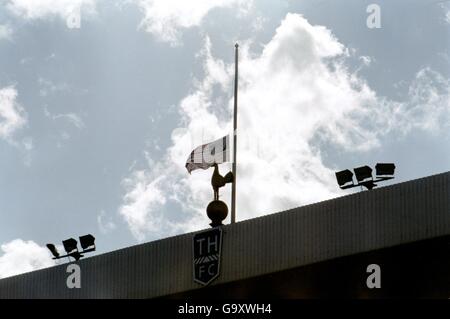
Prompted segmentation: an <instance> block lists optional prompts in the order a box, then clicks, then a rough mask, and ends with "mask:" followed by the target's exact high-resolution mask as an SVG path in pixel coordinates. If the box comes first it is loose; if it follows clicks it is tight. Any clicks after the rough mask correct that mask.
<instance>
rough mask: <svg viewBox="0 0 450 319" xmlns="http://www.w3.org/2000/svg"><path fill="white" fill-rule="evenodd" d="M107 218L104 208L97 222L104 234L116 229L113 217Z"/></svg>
mask: <svg viewBox="0 0 450 319" xmlns="http://www.w3.org/2000/svg"><path fill="white" fill-rule="evenodd" d="M105 219H106V213H105V211H104V210H102V211H101V212H100V214H99V215H98V216H97V224H98V228H99V229H100V232H101V233H102V234H108V233H110V232H112V231H113V230H114V229H116V224H114V222H113V221H112V220H111V219H108V220H105Z"/></svg>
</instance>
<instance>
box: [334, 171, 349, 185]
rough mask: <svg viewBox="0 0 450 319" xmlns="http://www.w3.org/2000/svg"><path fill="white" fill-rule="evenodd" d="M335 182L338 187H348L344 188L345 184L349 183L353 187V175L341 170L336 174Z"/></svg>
mask: <svg viewBox="0 0 450 319" xmlns="http://www.w3.org/2000/svg"><path fill="white" fill-rule="evenodd" d="M335 174H336V180H337V182H338V184H339V187H341V188H346V187H349V186H344V185H345V184H348V183H351V185H353V173H352V172H351V171H350V170H349V169H346V170H343V171H340V172H336V173H335Z"/></svg>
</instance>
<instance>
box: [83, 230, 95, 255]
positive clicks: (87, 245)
mask: <svg viewBox="0 0 450 319" xmlns="http://www.w3.org/2000/svg"><path fill="white" fill-rule="evenodd" d="M80 245H81V248H83V253H87V252H90V251H94V250H95V237H94V236H92V235H91V234H88V235H84V236H80Z"/></svg>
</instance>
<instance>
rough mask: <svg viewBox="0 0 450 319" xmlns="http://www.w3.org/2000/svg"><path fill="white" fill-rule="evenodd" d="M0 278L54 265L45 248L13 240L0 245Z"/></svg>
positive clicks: (29, 242) (31, 242)
mask: <svg viewBox="0 0 450 319" xmlns="http://www.w3.org/2000/svg"><path fill="white" fill-rule="evenodd" d="M0 248H1V250H2V253H3V254H2V255H1V256H0V278H5V277H10V276H14V275H18V274H22V273H25V272H29V271H33V270H38V269H42V268H47V267H51V266H53V265H55V263H54V261H53V260H52V258H51V256H50V253H49V252H48V250H47V248H45V247H41V246H39V245H38V244H36V243H35V242H33V241H31V240H29V241H24V240H22V239H14V240H12V241H10V242H8V243H5V244H2V245H1V247H0Z"/></svg>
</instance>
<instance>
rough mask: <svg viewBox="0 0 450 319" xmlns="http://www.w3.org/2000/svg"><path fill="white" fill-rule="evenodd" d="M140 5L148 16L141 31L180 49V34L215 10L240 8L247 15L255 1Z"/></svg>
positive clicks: (141, 0) (145, 1)
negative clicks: (178, 46)
mask: <svg viewBox="0 0 450 319" xmlns="http://www.w3.org/2000/svg"><path fill="white" fill-rule="evenodd" d="M137 5H138V7H139V8H140V9H141V11H142V12H143V13H144V18H143V20H142V21H141V23H140V27H141V28H143V29H145V30H146V31H147V32H150V33H152V34H153V35H154V36H156V38H157V39H159V40H161V41H164V42H169V43H171V44H172V45H178V44H180V30H183V29H187V28H191V27H195V26H199V25H200V24H201V22H202V20H203V18H204V17H205V16H206V15H207V14H208V12H210V11H211V10H212V9H215V8H227V7H232V6H236V7H238V8H239V9H240V10H241V11H245V10H248V8H249V6H251V1H244V0H200V1H195V3H193V2H189V1H183V0H166V1H158V0H138V1H137Z"/></svg>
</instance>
